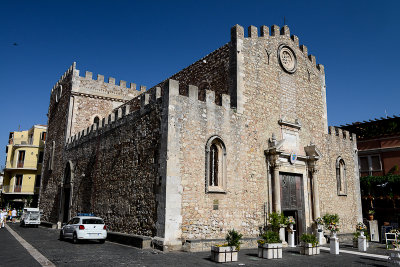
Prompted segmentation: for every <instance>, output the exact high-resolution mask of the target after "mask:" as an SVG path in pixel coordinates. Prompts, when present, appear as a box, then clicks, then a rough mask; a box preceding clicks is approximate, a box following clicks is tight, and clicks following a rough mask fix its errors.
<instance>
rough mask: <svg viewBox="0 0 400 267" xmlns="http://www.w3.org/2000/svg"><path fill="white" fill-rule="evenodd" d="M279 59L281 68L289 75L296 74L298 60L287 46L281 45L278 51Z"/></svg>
mask: <svg viewBox="0 0 400 267" xmlns="http://www.w3.org/2000/svg"><path fill="white" fill-rule="evenodd" d="M278 58H279V63H280V64H281V67H282V68H283V69H284V70H285V71H286V72H288V73H294V72H295V71H296V67H297V59H296V55H295V53H294V52H293V50H292V49H291V48H290V47H289V46H286V45H281V46H280V47H279V49H278Z"/></svg>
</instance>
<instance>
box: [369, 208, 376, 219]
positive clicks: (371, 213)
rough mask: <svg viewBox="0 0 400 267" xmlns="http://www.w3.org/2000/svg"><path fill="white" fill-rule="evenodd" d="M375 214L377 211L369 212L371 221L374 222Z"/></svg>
mask: <svg viewBox="0 0 400 267" xmlns="http://www.w3.org/2000/svg"><path fill="white" fill-rule="evenodd" d="M374 214H375V211H374V210H369V211H368V219H369V220H370V221H373V220H374Z"/></svg>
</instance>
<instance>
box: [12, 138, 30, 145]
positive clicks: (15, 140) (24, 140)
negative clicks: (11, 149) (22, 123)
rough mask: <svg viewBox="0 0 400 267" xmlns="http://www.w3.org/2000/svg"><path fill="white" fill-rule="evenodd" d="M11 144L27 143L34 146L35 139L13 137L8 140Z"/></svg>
mask: <svg viewBox="0 0 400 267" xmlns="http://www.w3.org/2000/svg"><path fill="white" fill-rule="evenodd" d="M8 144H9V145H14V146H18V145H26V146H32V145H34V144H33V139H29V138H11V139H9V140H8Z"/></svg>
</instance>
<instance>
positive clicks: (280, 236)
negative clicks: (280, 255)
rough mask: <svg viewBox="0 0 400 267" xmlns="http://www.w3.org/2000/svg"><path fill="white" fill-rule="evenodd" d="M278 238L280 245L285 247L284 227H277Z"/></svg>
mask: <svg viewBox="0 0 400 267" xmlns="http://www.w3.org/2000/svg"><path fill="white" fill-rule="evenodd" d="M279 239H280V240H282V246H283V247H287V242H286V239H285V228H284V227H281V228H280V229H279Z"/></svg>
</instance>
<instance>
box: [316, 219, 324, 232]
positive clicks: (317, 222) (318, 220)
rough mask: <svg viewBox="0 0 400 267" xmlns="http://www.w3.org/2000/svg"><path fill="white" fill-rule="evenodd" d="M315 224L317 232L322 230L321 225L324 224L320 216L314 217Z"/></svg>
mask: <svg viewBox="0 0 400 267" xmlns="http://www.w3.org/2000/svg"><path fill="white" fill-rule="evenodd" d="M315 224H316V225H317V229H318V232H322V226H323V225H324V220H323V219H322V218H321V217H318V218H317V219H315Z"/></svg>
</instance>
